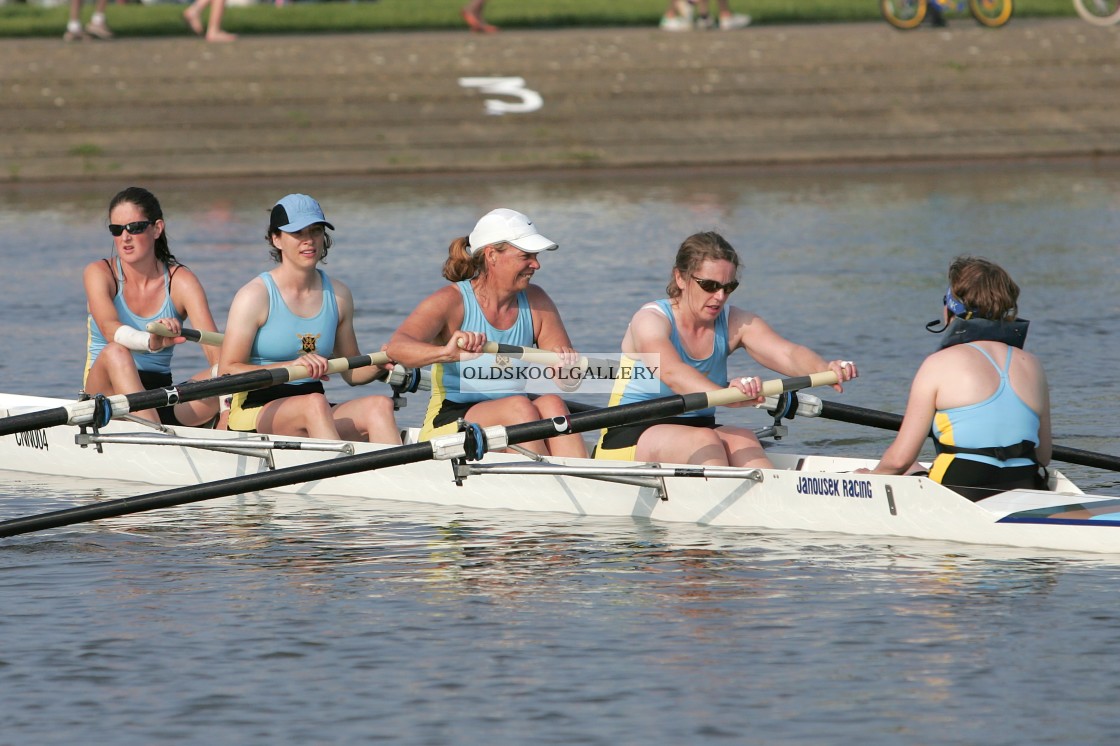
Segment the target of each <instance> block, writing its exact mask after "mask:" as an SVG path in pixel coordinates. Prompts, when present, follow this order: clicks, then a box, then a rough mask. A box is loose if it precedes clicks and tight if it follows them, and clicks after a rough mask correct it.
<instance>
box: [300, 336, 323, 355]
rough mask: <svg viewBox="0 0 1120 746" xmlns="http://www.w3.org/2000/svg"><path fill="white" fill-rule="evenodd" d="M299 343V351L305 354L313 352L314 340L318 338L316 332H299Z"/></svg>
mask: <svg viewBox="0 0 1120 746" xmlns="http://www.w3.org/2000/svg"><path fill="white" fill-rule="evenodd" d="M298 336H299V343H300V351H301V352H303V354H305V355H310V354H311V353H313V352H315V340H317V339H319V335H318V334H300V335H298Z"/></svg>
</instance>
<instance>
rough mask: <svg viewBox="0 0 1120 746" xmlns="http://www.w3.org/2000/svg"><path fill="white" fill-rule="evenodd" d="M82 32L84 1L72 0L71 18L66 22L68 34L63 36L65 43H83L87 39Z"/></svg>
mask: <svg viewBox="0 0 1120 746" xmlns="http://www.w3.org/2000/svg"><path fill="white" fill-rule="evenodd" d="M87 38H89V37H87V36H86V35H85V32H84V31H82V0H70V18H69V20H67V22H66V32H65V33H64V34H63V35H62V39H63V41H82V40H84V39H87Z"/></svg>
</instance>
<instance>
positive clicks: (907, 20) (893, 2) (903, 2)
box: [879, 0, 1120, 31]
mask: <svg viewBox="0 0 1120 746" xmlns="http://www.w3.org/2000/svg"><path fill="white" fill-rule="evenodd" d="M927 2H928V0H879V12H880V13H882V14H883V20H884V21H886V22H887V23H889V24H890V25H892V26H894V27H895V28H897V29H902V30H903V31H906V30H908V29H912V28H918V26H921V25H922V21H924V20H925V19H926V10H928V8H929V6H928V4H927ZM1118 2H1120V0H1118Z"/></svg>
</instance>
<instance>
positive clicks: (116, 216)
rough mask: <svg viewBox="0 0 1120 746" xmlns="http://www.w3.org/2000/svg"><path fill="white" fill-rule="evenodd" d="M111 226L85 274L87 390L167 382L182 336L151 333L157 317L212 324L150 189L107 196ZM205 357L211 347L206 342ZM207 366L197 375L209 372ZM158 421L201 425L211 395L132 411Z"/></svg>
mask: <svg viewBox="0 0 1120 746" xmlns="http://www.w3.org/2000/svg"><path fill="white" fill-rule="evenodd" d="M109 233H110V234H111V235H112V236H113V256H111V257H110V258H109V259H99V260H98V261H96V262H92V263H91V264H89V265H88V266H87V267H86V269H85V272H84V275H83V282H84V284H85V290H86V303H87V306H88V308H89V317H88V322H87V327H88V338H87V345H86V349H87V354H86V365H85V375H84V378H83V388H84V390H85V393H86V394H88V395H90V396H93V395H96V394H103V395H105V396H112V395H114V394H131V393H135V392H137V391H143V390H145V389H153V388H161V387H163V386H170V385H171V383H172V378H171V353H172V351H173V349H174V346H175V345H177V344H179V343H181V342H184V341H186V339H185V338H184V337H175V336H172V337H163V336H159V335H156V334H149V333H148V332H147V331H146V330H145V327H146V326H147V325H148V323H150V322H152V321H158V322H160V323H162V324H163V325H164V326H166V327H167V328H168V329H170V330H171V331H172V332H173V333H178V332H179V330H180V329H181V328H182V323H183V321H185V320H186V319H187V318H190V319H191V322H192V324H193V325H194V328H196V329H199V330H201V331H209V332H213V331H217V329H216V327H215V326H214V317H213V316H212V315H211V313H210V306H209V304H208V303H207V301H206V293H205V291H203V289H202V283H200V282H199V281H198V277H196V276H195V274H194V273H193V272H191V271H190V270H189V269H187V268H186V267H184V266H183V265H182V264H179V261H178V260H177V259H176V258H175V257H174V255H172V253H171V249H170V248H169V245H168V241H167V226H166V224H165V223H164V220H163V209H162V208H161V207H160V204H159V200H157V199H156V198H155V195H153V194H152V193H151V192H149V191H148V190H147V189H143V188H141V187H129V188H128V189H125V190H123V191H121V192H119V193H117V195H116V196H114V197H113V199H112V201H110V202H109ZM204 352H205V354H206V359H207V360H208V361H209V362H210V363H211V365H216V364H217V362H218V351H217V349H216V348H212V347H206V348H204ZM210 375H211V371H210V370H209V369H208V370H205V371H202V372H200V373H198V374H196V375H195V376H194V378H195V379H203V378H209V377H210ZM136 414H137V415H139V416H140V417H144V418H147V419H149V420H152V421H153V422H163V423H164V424H172V425H174V424H181V425H201V424H204V423H207V422H209V421H211V420H213V419H214V418H215V417H216V415H217V414H218V400H217V398H211V399H203V400H200V401H193V402H186V403H182V404H177V405H175V406H174V407H164V408H161V409H158V410H153V409H148V410H144V411H142V412H137V413H136Z"/></svg>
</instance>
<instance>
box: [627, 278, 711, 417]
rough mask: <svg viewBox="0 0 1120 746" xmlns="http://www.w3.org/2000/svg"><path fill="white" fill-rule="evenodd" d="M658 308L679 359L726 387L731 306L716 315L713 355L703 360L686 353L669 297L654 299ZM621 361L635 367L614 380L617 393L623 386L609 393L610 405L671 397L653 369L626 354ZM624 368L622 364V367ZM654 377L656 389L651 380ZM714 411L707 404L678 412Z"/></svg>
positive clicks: (708, 414) (697, 414)
mask: <svg viewBox="0 0 1120 746" xmlns="http://www.w3.org/2000/svg"><path fill="white" fill-rule="evenodd" d="M654 305H655V306H656V308H657V310H659V311H660V312H661V313H663V314H665V317H666V318H667V319H669V326H670V328H671V329H670V334H669V340H670V341H671V342H672V343H673V347H674V348H675V349H676V351H677V354H678V355H680V357H681V360H683V361H684V362H686V363H688V364H689V365H691V366H692V367H693V368H695V369H696V370H698V371H700V372H701V373H703V374H704V376H705V377H706V378H707V379H708V380H709V381H711V382H712V383H714V384H715V385H717V386H721V387H726V386H727V356H728V354H729V352H730V351H729V350H728V342H727V318H728V312H729V309H730V306H727V305H725V306H724V307H723V309H722V310H721V311H720V312H719V316H718V317H716V329H715V341H714V343H713V344H712V354H710V355H708V357H706V358H703V359H697V358H694V357H692V356H691V355H689V354H688V352H687V351H685V349H684V345H683V344H681V337H680V334H679V333H678V332H677V321H676V319H675V318H674V317H673V307H672V304H671V302H670V301H669V299H668V298H662V299H661V300H658V301H654ZM623 361H624V363H625V362H627V361H629V362H632V364H633V367H634V370H632V371H628V372H627V373H626V374H625V376H624V377H623V378H620V379H619V380H618V381H616V384H615V393H616V394H617V392H618V384H619V383H622V384H623V388H622V392H621V396H616V395H615V394H612V395H611V402H610V403H611V406H614V405H615V404H616V403H617V404H633V403H634V402H640V401H648V400H650V399H658V398H660V397H663V396H673V394H674V393H675V392H674V391H673V390H672V389H670V388H669V387H668V386H666V385H665V383H664V382H663V381H661V380H660V377H658V376H655V375H654V374H653V372H652V371H650V370H649V368H647V367H646V366H645V364H644V363H642V361H640V360H632V361H630V360H629V357H628V356H626V357H624V358H623ZM624 367H625V366H624ZM653 380H656V381H657V384H656V388H655V387H654V386H653V385H652V384H651V383H650V382H651V381H653ZM715 413H716V409H715V407H708V408H707V409H700V410H696V411H694V412H685V413H684V414H682V415H680V416H681V417H711V416H714V415H715Z"/></svg>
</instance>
